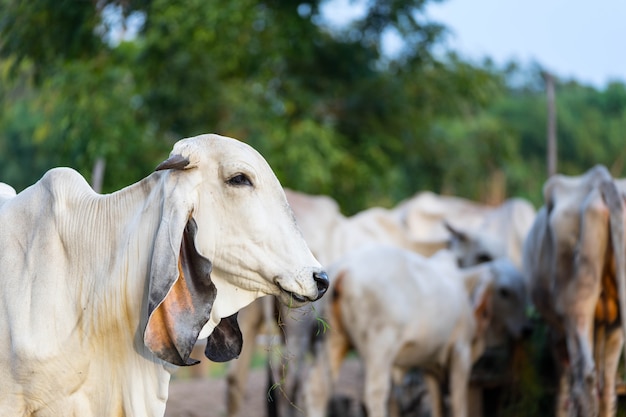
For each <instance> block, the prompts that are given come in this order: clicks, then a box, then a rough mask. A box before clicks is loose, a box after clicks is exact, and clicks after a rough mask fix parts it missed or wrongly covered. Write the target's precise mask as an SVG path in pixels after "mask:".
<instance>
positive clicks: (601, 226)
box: [524, 165, 626, 417]
mask: <svg viewBox="0 0 626 417" xmlns="http://www.w3.org/2000/svg"><path fill="white" fill-rule="evenodd" d="M620 191H621V192H620ZM543 194H544V203H545V205H544V207H542V208H541V209H540V210H539V212H538V214H537V219H536V220H535V223H534V224H533V226H532V228H531V231H530V233H529V235H528V238H527V240H526V243H525V245H524V268H525V273H526V274H527V276H528V277H527V279H528V281H529V283H530V289H531V296H532V300H533V302H534V304H535V307H536V308H537V310H538V311H539V313H540V314H541V315H542V316H543V318H544V319H545V320H546V322H547V323H548V325H549V326H550V328H551V330H552V331H553V335H554V338H555V342H556V343H557V345H556V352H557V359H558V360H559V365H561V366H562V368H563V369H562V374H561V380H560V389H559V400H558V402H557V415H558V416H573V415H575V416H598V415H600V416H602V417H607V416H615V412H616V395H615V378H616V372H617V366H618V362H619V357H620V351H621V348H622V346H623V344H624V334H625V333H626V321H625V320H624V317H626V259H625V258H626V253H625V249H624V221H625V213H624V207H623V200H624V196H625V195H626V182H624V181H615V180H613V178H612V177H611V175H610V174H609V172H608V170H607V169H606V168H605V167H603V166H600V165H598V166H596V167H594V168H592V169H590V170H589V171H587V172H586V173H585V174H584V175H581V176H565V175H555V176H553V177H551V178H550V179H549V180H548V181H547V182H546V184H545V185H544V189H543ZM598 393H600V401H599V404H598Z"/></svg>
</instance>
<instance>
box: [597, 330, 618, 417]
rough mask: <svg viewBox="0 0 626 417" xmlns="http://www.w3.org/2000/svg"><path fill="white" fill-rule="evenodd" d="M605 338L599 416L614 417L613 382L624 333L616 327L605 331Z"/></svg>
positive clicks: (615, 402) (614, 397) (615, 404)
mask: <svg viewBox="0 0 626 417" xmlns="http://www.w3.org/2000/svg"><path fill="white" fill-rule="evenodd" d="M606 336H607V337H606V340H605V345H604V346H605V353H604V360H605V361H604V363H603V364H599V366H602V365H604V366H603V368H604V369H603V372H602V374H601V377H602V381H601V391H600V417H614V416H615V415H616V413H617V394H616V392H615V382H616V379H617V378H616V376H617V368H618V365H619V359H620V354H621V351H622V346H623V344H624V334H623V333H622V329H621V328H620V327H617V328H615V329H612V330H610V331H607V335H606Z"/></svg>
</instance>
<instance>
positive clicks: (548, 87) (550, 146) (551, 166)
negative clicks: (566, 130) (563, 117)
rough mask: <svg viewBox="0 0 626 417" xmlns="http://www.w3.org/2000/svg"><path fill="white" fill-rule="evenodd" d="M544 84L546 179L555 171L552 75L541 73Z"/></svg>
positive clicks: (555, 147) (554, 120)
mask: <svg viewBox="0 0 626 417" xmlns="http://www.w3.org/2000/svg"><path fill="white" fill-rule="evenodd" d="M542 75H543V79H544V80H545V83H546V98H547V101H548V155H547V159H548V160H547V163H548V178H550V177H551V176H553V175H554V174H556V172H557V171H556V170H557V140H556V106H555V103H554V78H553V77H552V74H550V73H549V72H547V71H545V72H543V74H542Z"/></svg>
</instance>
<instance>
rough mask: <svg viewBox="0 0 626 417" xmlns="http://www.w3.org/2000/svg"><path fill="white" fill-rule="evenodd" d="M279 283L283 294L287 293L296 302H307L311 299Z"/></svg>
mask: <svg viewBox="0 0 626 417" xmlns="http://www.w3.org/2000/svg"><path fill="white" fill-rule="evenodd" d="M277 285H278V288H280V291H281V292H282V293H283V294H286V295H287V296H288V297H289V299H290V300H293V301H295V302H296V303H306V302H307V301H310V300H309V299H308V298H306V297H304V296H303V295H300V294H296V293H295V292H292V291H288V290H286V289H284V288H283V287H281V286H280V284H277Z"/></svg>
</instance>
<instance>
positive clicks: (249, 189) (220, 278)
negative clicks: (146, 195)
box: [144, 135, 328, 365]
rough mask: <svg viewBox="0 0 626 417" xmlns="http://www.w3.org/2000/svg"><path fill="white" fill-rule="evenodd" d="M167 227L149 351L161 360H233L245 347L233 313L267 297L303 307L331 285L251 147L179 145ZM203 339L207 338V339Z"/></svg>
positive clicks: (167, 191)
mask: <svg viewBox="0 0 626 417" xmlns="http://www.w3.org/2000/svg"><path fill="white" fill-rule="evenodd" d="M157 171H160V172H158V173H156V174H154V175H158V176H160V177H159V180H160V181H161V184H162V187H163V190H164V193H163V198H164V200H165V201H164V202H163V212H162V221H161V224H160V226H159V228H158V232H157V236H156V239H155V242H154V253H153V260H152V267H151V278H150V285H149V287H150V288H149V295H148V297H149V299H148V314H149V318H148V323H147V326H146V330H145V333H144V341H145V343H146V345H147V346H148V348H149V349H150V350H151V351H152V352H153V353H155V355H157V356H158V357H160V358H161V359H164V360H166V361H168V362H172V363H175V364H178V365H184V364H192V363H194V362H193V361H189V353H190V352H191V349H192V348H193V345H194V344H195V342H196V340H197V339H198V337H207V336H209V337H210V338H209V341H208V343H207V351H206V354H207V357H209V359H212V360H216V361H224V360H229V359H232V358H234V357H236V356H237V355H238V354H239V351H240V349H241V344H242V338H241V333H240V332H239V328H238V325H237V320H236V313H237V311H239V310H240V309H241V308H243V307H245V306H246V305H248V304H249V303H251V302H252V301H253V300H255V299H256V298H258V297H261V296H263V295H276V296H277V297H279V299H280V300H282V302H283V303H285V304H287V305H290V306H300V305H302V304H304V303H306V302H309V301H313V300H316V299H318V298H320V297H321V296H322V295H323V294H324V292H325V291H326V289H327V288H328V278H327V276H326V273H325V272H324V271H323V270H322V268H321V266H320V264H319V263H318V262H317V260H316V259H315V258H314V257H313V255H312V254H311V251H310V250H309V248H308V247H307V245H306V243H305V241H304V239H303V238H302V235H301V233H300V231H299V230H298V228H297V226H296V223H295V220H294V217H293V214H292V213H291V209H290V208H289V205H288V203H287V200H286V197H285V193H284V191H283V189H282V187H281V185H280V183H279V181H278V179H277V178H276V176H275V175H274V173H273V171H272V170H271V168H270V166H269V165H268V164H267V162H266V161H265V159H264V158H263V157H262V156H261V155H260V154H259V153H258V152H256V151H255V150H254V149H252V148H251V147H250V146H248V145H246V144H244V143H242V142H239V141H237V140H235V139H230V138H225V137H222V136H218V135H202V136H197V137H194V138H189V139H184V140H181V141H179V142H178V143H176V145H175V146H174V150H173V151H172V153H171V156H170V158H169V159H168V160H166V161H165V162H163V163H162V164H160V165H159V166H158V167H157ZM201 330H202V332H201Z"/></svg>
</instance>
